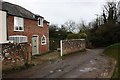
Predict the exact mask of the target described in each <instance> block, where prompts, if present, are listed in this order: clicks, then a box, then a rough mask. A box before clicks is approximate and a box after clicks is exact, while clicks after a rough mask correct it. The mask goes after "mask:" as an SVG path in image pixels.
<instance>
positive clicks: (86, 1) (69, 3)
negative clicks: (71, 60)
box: [4, 0, 105, 25]
mask: <svg viewBox="0 0 120 80" xmlns="http://www.w3.org/2000/svg"><path fill="white" fill-rule="evenodd" d="M4 1H8V2H11V3H15V4H18V5H20V6H22V7H24V8H26V9H28V10H30V11H31V12H33V13H35V14H39V15H41V16H43V17H45V19H46V20H48V21H49V22H50V23H51V24H53V23H54V24H59V25H60V24H64V22H65V21H67V20H68V19H72V20H74V21H76V22H79V21H81V20H84V21H85V22H86V23H88V22H90V21H92V20H93V19H94V18H95V17H96V15H95V14H100V13H101V12H102V5H103V4H104V3H105V0H4Z"/></svg>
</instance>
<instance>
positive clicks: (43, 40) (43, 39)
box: [41, 35, 46, 45]
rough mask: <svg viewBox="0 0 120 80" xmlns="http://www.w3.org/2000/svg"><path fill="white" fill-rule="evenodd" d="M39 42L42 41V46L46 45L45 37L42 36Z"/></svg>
mask: <svg viewBox="0 0 120 80" xmlns="http://www.w3.org/2000/svg"><path fill="white" fill-rule="evenodd" d="M41 41H42V45H45V44H46V37H45V36H44V35H43V37H42V39H41Z"/></svg>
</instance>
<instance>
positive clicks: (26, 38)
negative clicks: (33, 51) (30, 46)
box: [9, 35, 28, 43]
mask: <svg viewBox="0 0 120 80" xmlns="http://www.w3.org/2000/svg"><path fill="white" fill-rule="evenodd" d="M16 37H17V38H18V41H16V42H15V41H13V40H10V38H16ZM20 38H25V39H24V41H21V39H20ZM9 41H10V42H12V43H25V42H28V37H27V36H21V35H15V36H9Z"/></svg>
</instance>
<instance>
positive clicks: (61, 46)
mask: <svg viewBox="0 0 120 80" xmlns="http://www.w3.org/2000/svg"><path fill="white" fill-rule="evenodd" d="M60 49H61V50H60V56H62V40H61V41H60Z"/></svg>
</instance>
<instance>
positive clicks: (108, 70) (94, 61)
mask: <svg viewBox="0 0 120 80" xmlns="http://www.w3.org/2000/svg"><path fill="white" fill-rule="evenodd" d="M102 52H103V49H87V51H86V52H80V53H76V54H72V55H69V56H66V57H64V58H63V59H60V58H59V59H56V60H53V61H47V62H45V63H43V64H40V65H37V66H34V67H32V68H29V69H26V70H21V71H19V72H15V73H11V74H7V75H6V76H3V78H110V77H111V75H112V73H113V69H114V66H115V63H114V60H112V59H110V58H108V57H105V56H103V54H102Z"/></svg>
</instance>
